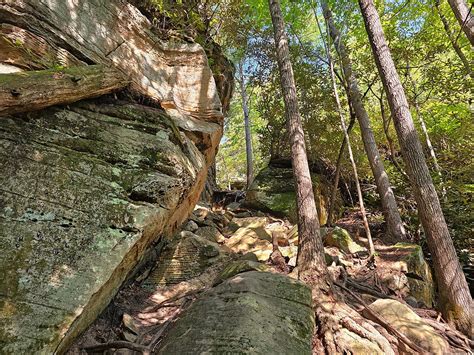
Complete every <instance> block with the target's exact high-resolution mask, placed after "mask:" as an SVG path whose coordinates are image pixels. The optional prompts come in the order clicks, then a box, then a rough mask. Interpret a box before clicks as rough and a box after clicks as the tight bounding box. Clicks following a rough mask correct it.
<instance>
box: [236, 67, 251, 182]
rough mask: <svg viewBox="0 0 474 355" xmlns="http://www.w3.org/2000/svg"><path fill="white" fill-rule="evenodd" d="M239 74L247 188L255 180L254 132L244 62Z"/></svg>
mask: <svg viewBox="0 0 474 355" xmlns="http://www.w3.org/2000/svg"><path fill="white" fill-rule="evenodd" d="M239 74H240V78H239V79H238V80H239V85H240V95H241V96H242V110H243V111H244V123H245V151H246V157H247V189H248V188H249V187H250V184H251V183H252V180H253V151H252V134H251V132H250V116H249V106H248V96H247V90H246V88H245V77H244V68H243V63H239Z"/></svg>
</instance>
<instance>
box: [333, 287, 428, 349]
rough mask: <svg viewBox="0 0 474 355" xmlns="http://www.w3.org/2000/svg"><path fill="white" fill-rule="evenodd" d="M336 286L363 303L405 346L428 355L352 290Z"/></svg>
mask: <svg viewBox="0 0 474 355" xmlns="http://www.w3.org/2000/svg"><path fill="white" fill-rule="evenodd" d="M334 284H335V285H337V286H339V287H340V288H342V289H343V290H344V291H346V292H348V293H349V294H350V295H351V296H352V297H354V298H355V299H356V300H357V301H358V302H359V303H361V304H362V305H363V306H364V308H365V310H366V311H367V312H368V313H369V314H370V315H371V316H372V317H373V318H374V319H376V320H377V322H378V323H379V324H380V325H382V326H383V327H384V328H385V329H387V331H388V332H390V333H391V334H393V335H394V336H395V337H397V338H398V340H400V341H401V342H402V343H404V344H405V345H407V346H408V347H410V348H411V349H413V350H415V351H416V352H418V353H421V354H423V353H426V351H425V350H424V349H423V348H421V347H419V346H418V345H416V344H415V343H413V342H412V341H411V340H410V339H408V338H407V337H406V336H405V335H403V334H402V333H400V332H399V331H398V330H396V329H395V328H393V327H392V326H391V325H390V324H388V323H387V322H386V321H384V320H383V319H382V318H381V317H380V316H379V315H378V314H377V313H375V312H374V311H372V310H371V309H370V308H369V307H368V306H367V304H366V303H365V302H364V300H363V299H362V298H360V297H359V296H357V295H356V294H354V293H353V292H352V291H351V290H349V289H348V288H347V287H345V286H344V285H341V284H339V283H337V282H335V283H334Z"/></svg>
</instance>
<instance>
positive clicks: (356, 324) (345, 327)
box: [299, 270, 395, 355]
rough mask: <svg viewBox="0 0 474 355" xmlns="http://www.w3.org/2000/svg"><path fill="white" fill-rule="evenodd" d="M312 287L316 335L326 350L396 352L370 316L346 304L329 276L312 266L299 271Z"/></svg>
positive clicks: (330, 351) (357, 352) (336, 351)
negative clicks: (301, 271)
mask: <svg viewBox="0 0 474 355" xmlns="http://www.w3.org/2000/svg"><path fill="white" fill-rule="evenodd" d="M299 279H300V280H301V281H303V282H305V283H306V284H308V285H309V286H310V287H311V288H312V290H313V291H312V292H313V296H312V297H313V307H314V310H315V316H316V322H317V324H318V328H317V334H316V335H317V336H318V337H319V338H320V339H321V340H322V343H323V346H324V349H325V352H326V353H327V354H331V355H332V354H345V353H350V354H367V353H370V354H388V355H390V354H395V352H394V350H393V347H392V345H391V341H393V339H391V338H387V337H386V336H384V335H383V334H381V332H379V331H378V330H377V329H376V326H375V325H374V324H373V323H372V322H371V321H369V320H367V319H365V318H364V317H362V316H361V315H360V314H359V313H357V312H356V311H355V310H353V309H352V308H350V307H349V306H348V305H347V304H345V303H344V302H343V301H342V300H341V299H340V298H339V297H338V295H337V294H336V293H335V292H334V290H333V286H332V283H331V282H330V281H326V280H329V278H328V276H327V275H326V276H324V275H322V274H321V272H318V271H316V272H315V270H312V271H309V270H308V271H306V272H304V273H300V274H299Z"/></svg>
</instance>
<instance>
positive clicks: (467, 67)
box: [435, 0, 472, 77]
mask: <svg viewBox="0 0 474 355" xmlns="http://www.w3.org/2000/svg"><path fill="white" fill-rule="evenodd" d="M435 7H436V12H437V13H438V15H439V18H440V19H441V22H442V23H443V27H444V30H445V32H446V34H447V36H448V38H449V42H451V45H452V46H453V48H454V51H455V52H456V54H457V55H458V57H459V59H461V62H462V64H463V66H464V69H465V70H466V73H467V74H468V75H469V76H471V77H472V75H471V65H470V64H469V61H468V60H467V58H466V56H465V55H464V53H463V52H462V50H461V47H459V45H458V43H457V42H456V39H455V38H454V37H453V33H452V31H451V28H450V26H449V22H448V19H447V18H446V16H444V14H443V12H442V11H441V9H440V6H439V0H435Z"/></svg>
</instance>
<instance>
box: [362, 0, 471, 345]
mask: <svg viewBox="0 0 474 355" xmlns="http://www.w3.org/2000/svg"><path fill="white" fill-rule="evenodd" d="M359 5H360V9H361V12H362V15H363V18H364V23H365V27H366V30H367V33H368V36H369V42H370V45H371V47H372V51H373V55H374V58H375V62H376V63H377V67H378V70H379V74H380V76H381V79H382V82H383V85H384V88H385V92H386V93H387V97H388V102H389V105H390V109H391V111H392V117H393V120H394V124H395V128H396V131H397V136H398V140H399V142H400V148H401V151H402V155H403V158H404V160H405V164H406V169H407V173H408V176H409V177H410V179H411V183H412V185H413V190H414V194H415V199H416V202H417V205H418V213H419V216H420V220H421V223H422V225H423V228H424V230H425V233H426V238H427V241H428V247H429V248H430V251H431V254H432V257H433V265H434V269H435V275H436V280H437V283H438V289H439V293H440V301H441V302H440V306H441V309H442V311H443V315H444V316H445V317H446V319H447V320H448V321H450V322H452V323H454V324H455V325H456V326H457V327H458V328H459V329H460V330H461V331H463V332H464V333H466V334H467V335H468V336H472V333H473V329H472V327H473V318H472V317H473V310H474V304H473V302H472V298H471V295H470V293H469V288H468V285H467V282H466V279H465V277H464V274H463V272H462V269H461V265H460V264H459V260H458V258H457V255H456V250H455V249H454V245H453V242H452V240H451V237H450V235H449V231H448V227H447V225H446V222H445V220H444V215H443V212H442V210H441V205H440V203H439V199H438V196H437V194H436V190H435V187H434V185H433V181H432V180H431V176H430V174H429V170H428V166H427V164H426V161H425V158H424V155H423V150H422V147H421V144H420V140H419V138H418V135H417V132H416V130H415V126H414V124H413V119H412V117H411V113H410V109H409V105H408V101H407V99H406V96H405V92H404V90H403V86H402V84H401V82H400V78H399V76H398V73H397V70H396V68H395V64H394V62H393V60H392V56H391V54H390V50H389V48H388V45H387V43H386V40H385V36H384V33H383V29H382V24H381V23H380V18H379V15H378V13H377V9H376V8H375V5H374V3H373V0H359Z"/></svg>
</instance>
